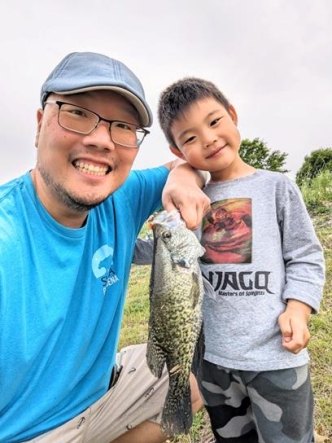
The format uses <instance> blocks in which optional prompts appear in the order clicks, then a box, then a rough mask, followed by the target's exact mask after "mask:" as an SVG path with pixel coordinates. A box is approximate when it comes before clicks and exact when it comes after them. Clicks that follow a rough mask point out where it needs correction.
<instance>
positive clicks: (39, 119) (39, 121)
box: [35, 109, 44, 148]
mask: <svg viewBox="0 0 332 443" xmlns="http://www.w3.org/2000/svg"><path fill="white" fill-rule="evenodd" d="M43 115H44V111H43V109H38V111H37V132H36V137H35V146H36V148H38V141H39V134H40V128H41V125H42V120H43Z"/></svg>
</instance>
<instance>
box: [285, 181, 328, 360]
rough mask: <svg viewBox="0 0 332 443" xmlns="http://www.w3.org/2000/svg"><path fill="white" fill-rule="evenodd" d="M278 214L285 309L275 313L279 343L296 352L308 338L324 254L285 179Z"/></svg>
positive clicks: (319, 292)
mask: <svg viewBox="0 0 332 443" xmlns="http://www.w3.org/2000/svg"><path fill="white" fill-rule="evenodd" d="M286 183H287V186H286V189H283V190H282V191H283V192H282V196H279V202H282V205H280V208H279V209H280V211H279V214H278V216H279V217H278V218H279V223H280V227H281V233H282V249H283V258H284V262H285V272H286V275H285V288H284V291H283V294H282V297H283V301H284V302H285V303H286V309H285V311H284V313H283V314H281V315H280V317H279V326H280V329H281V332H282V336H283V346H284V347H285V348H286V349H288V350H289V351H290V352H294V353H298V352H300V351H301V350H302V349H303V348H305V347H306V346H307V344H308V342H309V338H310V333H309V329H308V322H309V319H310V314H311V313H312V312H317V311H318V309H319V304H320V300H321V297H322V293H323V285H324V271H325V269H324V256H323V251H322V247H321V245H320V243H319V240H318V238H317V236H316V233H315V230H314V227H313V224H312V221H311V218H310V216H309V214H308V212H307V209H306V207H305V204H304V202H303V199H302V196H301V193H300V190H299V189H298V188H297V186H296V185H295V184H293V183H291V182H290V181H289V180H287V182H286Z"/></svg>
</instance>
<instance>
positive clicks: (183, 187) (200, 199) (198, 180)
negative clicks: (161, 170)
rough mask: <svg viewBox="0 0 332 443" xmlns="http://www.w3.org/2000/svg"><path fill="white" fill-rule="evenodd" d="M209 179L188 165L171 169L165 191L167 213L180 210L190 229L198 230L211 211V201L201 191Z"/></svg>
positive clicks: (177, 164)
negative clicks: (207, 213)
mask: <svg viewBox="0 0 332 443" xmlns="http://www.w3.org/2000/svg"><path fill="white" fill-rule="evenodd" d="M206 181H207V177H206V176H204V175H203V174H202V172H200V171H196V170H194V169H193V168H192V167H191V166H189V165H188V164H187V163H181V164H179V163H178V161H176V167H173V168H172V169H171V172H170V173H169V176H168V179H167V182H166V184H165V187H164V190H163V196H162V201H163V206H164V208H165V209H166V210H167V211H172V210H173V209H178V210H179V211H180V213H181V217H182V218H183V220H184V221H185V223H186V225H187V227H188V228H189V229H195V228H197V227H198V226H199V225H200V223H201V221H202V218H203V216H204V214H206V212H207V211H208V210H209V209H210V199H209V197H207V196H206V195H205V194H204V192H203V191H202V190H201V188H203V186H204V185H205V183H206Z"/></svg>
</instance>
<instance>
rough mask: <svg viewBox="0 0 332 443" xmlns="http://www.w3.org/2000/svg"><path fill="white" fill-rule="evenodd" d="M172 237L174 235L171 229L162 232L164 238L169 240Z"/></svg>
mask: <svg viewBox="0 0 332 443" xmlns="http://www.w3.org/2000/svg"><path fill="white" fill-rule="evenodd" d="M171 237H172V234H171V233H170V232H169V231H165V232H163V233H162V238H164V239H165V240H168V239H169V238H171Z"/></svg>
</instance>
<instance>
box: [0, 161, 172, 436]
mask: <svg viewBox="0 0 332 443" xmlns="http://www.w3.org/2000/svg"><path fill="white" fill-rule="evenodd" d="M167 173H168V170H167V169H166V168H165V167H160V168H156V169H151V170H145V171H135V172H132V173H131V174H130V176H129V177H128V179H127V180H126V182H125V183H124V184H123V185H122V186H121V187H120V188H119V189H118V190H117V191H116V192H115V193H114V194H113V195H111V196H110V197H109V198H108V199H107V200H106V201H105V202H103V203H102V204H101V205H99V206H97V207H96V208H94V209H92V210H91V211H90V212H89V216H88V219H87V223H86V225H85V226H84V227H82V228H80V229H72V228H68V227H64V226H62V225H60V224H59V223H57V222H56V221H55V220H54V219H53V218H52V217H51V216H50V215H49V214H48V212H47V211H46V210H45V209H44V207H43V206H42V205H41V203H40V201H39V199H38V197H37V196H36V194H35V190H34V187H33V185H32V181H31V177H30V174H26V175H24V176H23V177H21V178H19V179H17V180H13V181H11V182H9V183H7V184H5V185H3V186H1V187H0V245H1V255H0V312H1V323H0V324H1V326H0V442H1V443H9V442H10V443H14V442H21V441H24V440H29V439H31V438H33V437H35V436H36V435H39V434H41V433H44V432H46V431H48V430H50V429H53V428H55V427H57V426H59V425H61V424H62V423H64V422H66V421H68V420H70V419H71V418H73V417H74V416H76V415H77V414H79V413H80V412H82V411H83V410H85V409H86V408H87V407H89V405H91V404H92V403H93V402H95V401H96V400H97V399H99V398H100V397H101V396H102V395H104V394H105V392H106V391H107V388H108V384H109V379H110V373H111V370H112V367H113V365H114V360H115V354H116V351H117V344H118V339H119V331H120V324H121V319H122V314H123V306H124V300H125V293H126V289H127V283H128V277H129V271H130V264H131V261H132V256H133V249H134V245H135V239H136V236H137V235H138V233H139V231H140V229H141V227H142V225H143V223H144V222H145V220H146V219H147V218H148V216H149V215H150V214H151V213H152V212H153V211H155V210H156V209H157V208H158V207H159V206H160V196H161V191H162V188H163V186H164V184H165V181H166V178H167Z"/></svg>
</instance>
